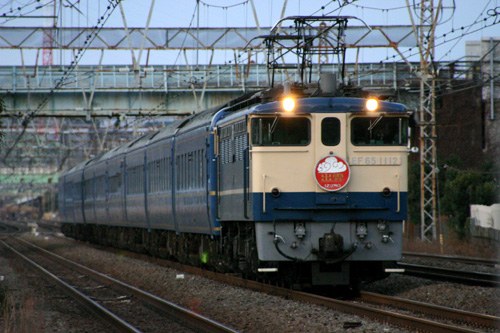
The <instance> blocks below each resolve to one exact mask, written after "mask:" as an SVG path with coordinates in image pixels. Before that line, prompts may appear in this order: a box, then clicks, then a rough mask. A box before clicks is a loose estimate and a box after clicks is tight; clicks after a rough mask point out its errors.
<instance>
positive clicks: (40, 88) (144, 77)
mask: <svg viewBox="0 0 500 333" xmlns="http://www.w3.org/2000/svg"><path fill="white" fill-rule="evenodd" d="M473 65H474V63H470V62H460V63H454V64H452V65H450V64H438V66H437V67H438V68H440V71H439V73H438V75H439V78H444V79H453V78H467V76H468V75H470V74H466V73H467V71H468V70H469V69H471V68H473ZM417 66H418V64H412V67H411V68H410V66H409V65H408V64H405V63H396V62H394V63H368V64H348V65H346V73H347V79H348V81H349V82H350V83H352V84H354V85H357V86H378V87H386V88H397V87H399V86H401V84H408V83H410V82H412V81H415V80H417V76H416V75H415V71H414V69H415V68H418V67H417ZM338 71H339V68H338V66H337V65H334V64H321V65H318V64H316V65H314V66H313V69H312V75H311V80H312V81H313V82H315V81H318V79H319V73H320V72H321V73H324V72H330V73H336V72H338ZM299 79H300V78H299V77H298V75H297V74H296V73H295V71H294V70H288V71H285V70H281V72H277V74H276V75H275V82H276V83H281V82H284V81H286V80H291V81H299ZM268 84H269V78H268V72H267V66H266V65H263V64H247V65H234V64H228V65H213V66H208V65H204V66H198V67H197V68H195V67H193V66H148V67H141V68H140V70H136V71H135V70H134V69H133V68H131V67H129V66H79V67H77V68H75V69H73V70H71V71H68V67H64V66H63V67H59V66H39V67H15V66H14V67H0V91H4V92H5V91H8V92H12V93H15V92H18V93H28V92H35V93H37V92H40V93H43V92H47V91H50V90H52V89H54V87H58V88H57V90H58V91H82V89H83V90H96V91H99V90H101V91H123V90H127V91H129V90H135V89H140V90H142V91H144V90H146V91H147V90H150V91H165V92H168V91H169V90H176V91H182V90H186V91H188V90H192V89H193V88H194V89H198V90H201V89H207V90H229V91H241V90H246V89H252V88H256V89H257V88H263V87H267V86H268Z"/></svg>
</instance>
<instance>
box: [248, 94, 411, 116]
mask: <svg viewBox="0 0 500 333" xmlns="http://www.w3.org/2000/svg"><path fill="white" fill-rule="evenodd" d="M365 102H366V99H365V98H355V97H309V98H299V99H297V102H296V107H295V110H296V111H295V112H296V113H299V114H300V113H331V112H349V113H358V112H366V111H365ZM379 103H380V108H379V111H380V112H387V113H406V112H407V111H408V109H407V108H406V106H405V105H403V104H400V103H395V102H386V101H379ZM281 110H282V107H281V102H280V101H274V102H270V103H264V104H258V105H255V106H254V107H253V108H251V112H255V113H275V112H277V111H280V112H281Z"/></svg>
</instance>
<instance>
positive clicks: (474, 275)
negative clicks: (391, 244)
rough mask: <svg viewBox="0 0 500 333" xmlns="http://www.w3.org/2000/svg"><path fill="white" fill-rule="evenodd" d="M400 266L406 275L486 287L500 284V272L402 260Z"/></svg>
mask: <svg viewBox="0 0 500 333" xmlns="http://www.w3.org/2000/svg"><path fill="white" fill-rule="evenodd" d="M398 266H399V268H402V269H404V274H406V275H412V276H418V277H423V278H427V279H433V280H441V281H451V282H458V283H463V284H470V285H478V286H485V287H499V286H500V275H498V274H489V273H481V272H472V271H464V270H456V269H449V268H441V267H435V266H428V265H417V264H408V263H402V262H398Z"/></svg>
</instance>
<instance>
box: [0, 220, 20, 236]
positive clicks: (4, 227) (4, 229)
mask: <svg viewBox="0 0 500 333" xmlns="http://www.w3.org/2000/svg"><path fill="white" fill-rule="evenodd" d="M20 231H21V229H20V228H19V227H17V226H14V225H12V224H9V223H5V222H0V235H7V234H15V233H17V232H20Z"/></svg>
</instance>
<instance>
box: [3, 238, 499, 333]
mask: <svg viewBox="0 0 500 333" xmlns="http://www.w3.org/2000/svg"><path fill="white" fill-rule="evenodd" d="M28 238H29V239H30V240H35V242H36V243H37V244H38V245H39V246H42V247H45V248H48V249H50V250H52V251H54V252H56V253H58V254H60V255H63V256H66V257H68V258H70V259H72V260H77V261H79V262H81V263H82V264H84V265H88V266H90V267H92V268H94V269H96V270H99V271H102V272H104V273H108V274H111V275H113V276H114V277H115V278H118V279H121V280H123V281H126V282H128V283H131V284H134V285H137V286H138V287H139V288H142V289H145V290H148V291H150V292H152V293H154V294H157V295H158V296H161V297H163V298H165V299H167V300H169V301H171V302H174V303H177V304H179V305H181V306H183V307H186V308H189V309H192V310H196V311H197V312H199V313H201V314H203V315H205V316H207V317H209V318H213V319H214V320H217V321H220V322H223V323H225V324H226V325H228V326H230V327H233V328H234V329H236V330H238V331H241V332H346V328H347V327H352V328H349V329H348V331H349V332H407V330H405V329H401V328H395V327H391V326H388V325H385V324H382V323H378V322H373V321H370V320H367V319H365V318H360V317H356V316H352V315H347V314H343V313H340V312H335V311H332V310H328V309H325V308H323V307H320V306H315V305H309V304H304V303H300V302H293V301H289V300H286V299H283V298H280V297H275V296H269V295H265V294H262V293H257V292H252V291H249V290H245V289H241V288H235V287H231V286H226V285H223V284H220V283H217V282H214V281H211V280H208V279H205V278H201V277H198V276H193V275H189V274H185V273H183V272H180V271H175V270H172V269H168V268H165V267H161V266H158V265H155V264H152V263H148V262H145V261H142V260H137V259H132V258H129V257H127V256H125V255H123V256H122V255H119V254H118V255H116V254H113V253H110V252H106V251H103V250H98V249H95V248H92V247H88V246H86V245H85V244H83V243H79V242H76V241H73V240H71V239H61V238H53V237H50V236H46V237H41V236H39V237H36V238H34V237H31V236H30V237H28ZM2 266H3V265H2ZM0 267H1V266H0ZM363 289H364V290H367V291H373V292H379V293H385V294H388V295H396V296H399V297H403V298H411V299H415V300H420V301H423V302H429V303H433V304H438V305H444V306H448V307H454V308H459V309H463V310H468V311H474V312H481V313H486V314H492V315H497V316H498V315H499V311H498V309H497V300H498V299H500V290H498V289H495V288H482V287H471V286H464V285H458V284H451V283H442V282H433V281H429V280H424V279H420V278H415V277H408V276H402V275H397V274H394V275H392V276H391V277H389V278H387V279H385V280H382V281H378V282H374V283H372V284H369V285H366V286H364V287H363ZM1 328H2V325H1V321H0V330H1ZM48 331H49V330H47V332H48ZM63 331H64V330H57V329H55V330H50V332H63ZM84 331H86V330H85V329H82V330H81V331H79V332H84ZM74 332H78V331H74Z"/></svg>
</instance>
